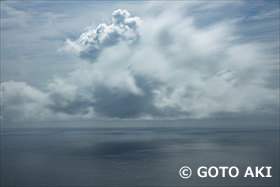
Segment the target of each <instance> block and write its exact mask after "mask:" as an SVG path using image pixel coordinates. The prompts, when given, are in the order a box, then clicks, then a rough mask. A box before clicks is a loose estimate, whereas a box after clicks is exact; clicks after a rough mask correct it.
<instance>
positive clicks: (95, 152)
mask: <svg viewBox="0 0 280 187" xmlns="http://www.w3.org/2000/svg"><path fill="white" fill-rule="evenodd" d="M278 133H279V131H278V130H275V129H261V128H258V129H252V128H193V127H191V128H190V127H188V128H110V129H108V128H46V129H35V128H32V129H2V137H1V138H2V143H1V152H2V155H1V156H2V158H1V172H2V173H1V183H2V185H11V186H13V185H27V186H30V185H65V186H73V185H92V186H100V185H107V186H113V185H125V186H132V185H138V186H145V185H146V186H147V185H148V186H157V185H158V186H162V185H164V186H168V185H170V186H188V185H223V186H224V185H235V186H236V185H242V186H247V185H252V186H256V185H264V186H269V185H278V184H279V182H278V181H279V161H278V156H279V152H278V145H279V143H278ZM185 165H187V166H189V167H191V168H193V170H194V171H193V173H194V174H193V176H192V177H190V178H189V179H182V178H180V176H179V174H178V171H179V169H180V168H181V167H182V166H185ZM199 166H208V167H209V166H237V167H239V170H240V175H239V177H237V178H229V177H227V178H222V177H217V178H214V179H213V178H203V179H202V178H198V177H197V174H196V169H197V168H198V167H199ZM247 166H253V167H254V166H272V176H273V177H272V178H243V175H244V172H245V168H246V167H247ZM242 174H243V175H242Z"/></svg>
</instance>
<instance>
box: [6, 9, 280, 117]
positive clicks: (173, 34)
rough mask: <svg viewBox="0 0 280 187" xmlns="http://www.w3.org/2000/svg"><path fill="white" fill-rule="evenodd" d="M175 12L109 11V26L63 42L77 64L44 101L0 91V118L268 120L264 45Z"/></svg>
mask: <svg viewBox="0 0 280 187" xmlns="http://www.w3.org/2000/svg"><path fill="white" fill-rule="evenodd" d="M183 12H184V11H183V9H182V7H175V8H174V7H173V8H172V10H170V9H169V10H167V11H162V12H161V13H160V14H156V15H153V16H151V17H149V18H146V19H145V20H141V19H140V18H138V17H132V16H131V15H130V13H129V12H128V11H126V10H120V9H118V10H116V11H114V12H113V14H112V24H110V25H106V24H105V23H102V24H100V25H98V26H97V28H95V29H89V30H88V31H86V32H84V33H82V34H81V35H80V37H79V38H78V39H77V40H69V39H67V40H66V42H65V45H64V47H63V48H62V49H61V50H62V51H64V52H66V53H69V54H71V55H77V56H79V57H80V58H81V59H83V60H79V61H78V62H77V66H78V67H77V69H76V70H75V71H73V72H71V73H69V74H68V76H66V77H61V78H55V79H54V80H53V81H52V82H51V83H50V84H49V86H48V90H47V91H46V92H45V93H43V92H41V91H39V90H37V89H36V88H33V87H31V86H29V85H27V84H26V83H16V82H5V83H2V85H1V93H2V100H3V102H2V105H3V106H2V110H3V118H7V119H10V118H11V119H17V118H20V119H22V120H24V119H28V118H30V116H38V118H41V119H46V118H47V117H49V118H52V119H72V118H75V119H85V118H86V119H88V118H91V119H100V118H102V119H104V118H105V119H110V118H120V119H182V118H197V119H201V118H215V117H217V116H218V115H222V114H235V115H242V114H244V113H245V114H257V113H264V112H268V113H273V112H275V110H274V109H275V106H276V105H277V104H276V103H275V101H277V99H278V93H277V92H278V90H277V89H275V88H271V87H268V86H267V82H268V77H269V74H270V72H269V70H268V69H266V68H263V67H264V66H265V63H266V61H267V60H268V59H269V54H268V53H267V51H265V50H264V48H265V47H266V46H265V44H263V43H245V42H243V43H241V42H238V35H236V34H235V31H236V30H237V29H238V28H237V25H236V24H235V22H234V21H231V20H228V21H221V22H216V23H214V24H210V25H209V26H207V27H203V28H198V27H197V26H195V23H194V20H195V19H194V17H192V16H186V15H184V14H183ZM171 13H172V14H171ZM20 90H24V92H22V94H19V93H20ZM10 93H18V94H17V95H16V94H10ZM16 98H19V100H20V102H15V101H17V99H16ZM14 100H15V101H14ZM31 106H32V107H31ZM271 106H274V108H273V107H271ZM26 109H27V110H26ZM38 114H40V115H41V116H40V115H38ZM12 115H13V116H14V115H15V116H16V118H14V117H13V116H12Z"/></svg>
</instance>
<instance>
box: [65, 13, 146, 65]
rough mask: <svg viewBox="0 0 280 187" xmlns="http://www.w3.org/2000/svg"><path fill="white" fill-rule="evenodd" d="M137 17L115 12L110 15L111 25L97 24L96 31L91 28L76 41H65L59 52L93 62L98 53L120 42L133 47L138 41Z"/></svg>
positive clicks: (138, 23) (138, 22)
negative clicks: (72, 54) (75, 55)
mask: <svg viewBox="0 0 280 187" xmlns="http://www.w3.org/2000/svg"><path fill="white" fill-rule="evenodd" d="M140 22H141V20H140V18H139V17H131V16H130V13H129V12H128V11H127V10H121V9H118V10H115V11H114V12H113V14H112V24H111V25H108V26H107V25H106V24H105V23H102V24H99V25H98V26H97V28H96V29H94V28H92V29H89V30H88V31H86V32H84V33H83V34H81V36H80V37H79V39H78V40H75V41H71V40H70V39H67V40H66V42H65V46H64V47H63V48H61V49H60V50H61V51H65V52H70V53H75V54H77V55H79V56H80V57H81V58H84V59H88V60H90V61H91V62H94V61H95V60H96V59H97V58H98V56H99V54H100V52H101V51H102V50H103V49H104V48H106V47H110V46H114V45H116V44H118V43H119V42H121V41H125V42H127V43H128V44H129V45H131V46H133V45H135V44H136V43H137V42H138V41H139V34H138V27H139V25H140Z"/></svg>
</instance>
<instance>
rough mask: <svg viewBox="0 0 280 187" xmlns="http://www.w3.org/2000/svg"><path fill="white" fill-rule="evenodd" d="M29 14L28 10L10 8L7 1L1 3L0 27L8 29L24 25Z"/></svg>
mask: <svg viewBox="0 0 280 187" xmlns="http://www.w3.org/2000/svg"><path fill="white" fill-rule="evenodd" d="M29 19H30V14H29V13H28V12H24V11H20V10H17V9H14V8H12V7H11V6H9V5H8V3H3V2H2V3H1V28H2V29H9V28H12V27H24V26H25V25H26V23H27V22H28V20H29Z"/></svg>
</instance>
